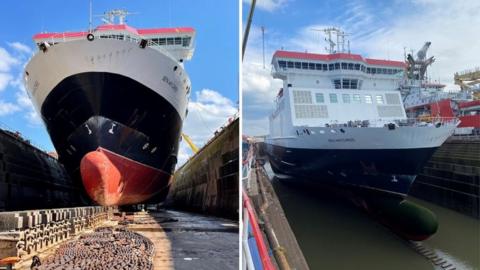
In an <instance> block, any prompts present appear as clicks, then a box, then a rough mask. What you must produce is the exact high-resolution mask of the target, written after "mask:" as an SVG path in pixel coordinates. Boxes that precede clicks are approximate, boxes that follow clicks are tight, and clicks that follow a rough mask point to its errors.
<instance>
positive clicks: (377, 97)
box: [375, 95, 383, 104]
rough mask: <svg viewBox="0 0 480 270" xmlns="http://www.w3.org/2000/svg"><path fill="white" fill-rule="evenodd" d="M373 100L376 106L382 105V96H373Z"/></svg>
mask: <svg viewBox="0 0 480 270" xmlns="http://www.w3.org/2000/svg"><path fill="white" fill-rule="evenodd" d="M375 99H376V100H377V103H378V104H383V96H380V95H377V96H375Z"/></svg>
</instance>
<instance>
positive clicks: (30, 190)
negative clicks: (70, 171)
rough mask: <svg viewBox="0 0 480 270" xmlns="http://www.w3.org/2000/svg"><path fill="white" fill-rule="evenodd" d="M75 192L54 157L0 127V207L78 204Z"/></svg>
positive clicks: (23, 208)
mask: <svg viewBox="0 0 480 270" xmlns="http://www.w3.org/2000/svg"><path fill="white" fill-rule="evenodd" d="M79 193H80V192H78V188H75V187H74V186H73V183H72V181H71V179H70V178H69V176H68V175H67V172H66V171H65V169H64V168H63V166H62V165H61V164H60V163H59V162H58V161H57V160H56V159H55V158H53V157H51V156H49V155H48V154H47V153H45V152H43V151H41V150H39V149H37V148H35V147H34V146H32V145H30V144H29V142H28V141H25V140H24V139H22V138H21V137H19V136H18V135H16V134H14V133H12V132H9V131H5V130H0V211H5V210H8V211H11V210H25V209H39V208H52V207H67V206H74V205H77V206H78V205H81V203H80V201H81V200H80V197H79Z"/></svg>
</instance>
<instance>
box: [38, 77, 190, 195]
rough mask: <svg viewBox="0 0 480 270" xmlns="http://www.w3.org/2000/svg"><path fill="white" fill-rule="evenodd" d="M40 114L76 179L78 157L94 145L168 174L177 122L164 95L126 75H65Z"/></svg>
mask: <svg viewBox="0 0 480 270" xmlns="http://www.w3.org/2000/svg"><path fill="white" fill-rule="evenodd" d="M41 114H42V118H43V119H44V121H45V123H46V125H47V129H48V132H49V134H50V137H51V139H52V141H53V144H54V146H55V148H56V150H57V152H58V155H59V160H60V161H61V162H62V163H63V164H64V165H65V167H66V169H67V171H68V172H69V173H70V174H71V175H72V176H73V177H74V178H75V179H77V180H80V175H79V174H80V173H79V165H80V161H81V159H82V158H83V157H84V156H85V154H87V153H89V152H90V151H95V150H96V149H98V148H99V147H101V148H104V149H107V150H109V151H111V152H114V153H116V154H119V155H121V156H123V157H125V158H128V159H131V160H134V161H136V162H139V163H141V164H144V165H147V166H150V167H153V168H155V169H158V170H161V171H164V172H166V173H168V174H172V173H173V169H174V167H175V165H176V162H177V157H176V155H177V152H178V145H179V138H180V132H181V125H182V120H181V118H180V116H179V114H178V112H177V111H176V110H175V108H174V107H173V106H172V105H171V104H170V103H169V102H168V101H167V100H166V99H165V98H163V97H162V96H161V95H159V94H158V93H156V92H155V91H153V90H152V89H149V88H148V87H146V86H145V85H143V84H141V83H139V82H137V81H135V80H133V79H131V78H128V77H125V76H122V75H118V74H112V73H105V72H88V73H81V74H76V75H73V76H70V77H67V78H65V79H64V80H63V81H62V82H60V83H59V84H58V85H57V86H56V87H55V88H54V89H53V90H52V91H51V92H50V93H49V95H48V96H47V98H46V99H45V101H44V103H43V104H42V107H41ZM162 197H163V196H162ZM161 199H163V198H161Z"/></svg>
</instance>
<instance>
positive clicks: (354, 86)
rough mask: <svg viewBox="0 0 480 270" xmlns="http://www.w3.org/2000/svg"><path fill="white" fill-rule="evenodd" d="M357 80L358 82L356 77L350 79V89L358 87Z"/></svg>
mask: <svg viewBox="0 0 480 270" xmlns="http://www.w3.org/2000/svg"><path fill="white" fill-rule="evenodd" d="M357 82H358V80H356V79H354V80H350V89H358V85H357Z"/></svg>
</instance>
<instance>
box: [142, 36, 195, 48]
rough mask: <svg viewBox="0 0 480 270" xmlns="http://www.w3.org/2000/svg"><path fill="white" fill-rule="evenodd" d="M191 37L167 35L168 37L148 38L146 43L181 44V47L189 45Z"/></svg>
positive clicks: (160, 44) (157, 44)
mask: <svg viewBox="0 0 480 270" xmlns="http://www.w3.org/2000/svg"><path fill="white" fill-rule="evenodd" d="M191 39H192V37H183V38H182V37H175V38H173V37H168V38H152V39H148V45H153V46H164V45H182V46H183V47H188V46H190V41H191Z"/></svg>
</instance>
